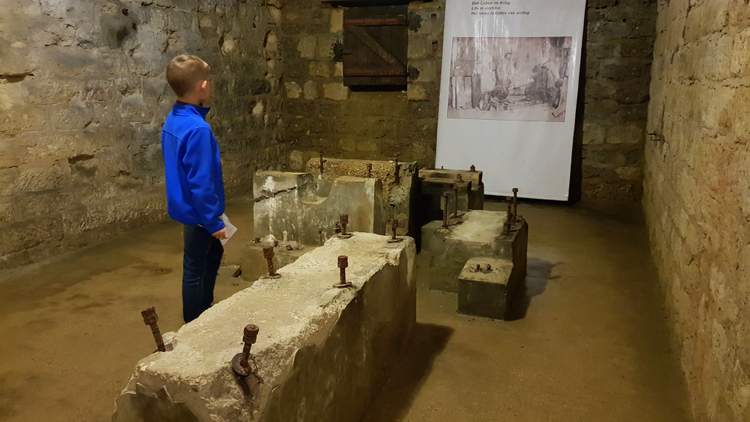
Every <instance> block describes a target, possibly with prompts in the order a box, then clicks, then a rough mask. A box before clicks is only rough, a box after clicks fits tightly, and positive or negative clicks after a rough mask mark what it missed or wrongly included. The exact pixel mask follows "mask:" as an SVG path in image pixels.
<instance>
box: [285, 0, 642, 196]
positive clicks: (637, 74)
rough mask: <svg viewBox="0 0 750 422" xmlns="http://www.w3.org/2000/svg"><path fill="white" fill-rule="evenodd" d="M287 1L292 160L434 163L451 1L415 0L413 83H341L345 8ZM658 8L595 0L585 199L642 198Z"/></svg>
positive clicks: (582, 169) (582, 159) (583, 163)
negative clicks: (375, 88)
mask: <svg viewBox="0 0 750 422" xmlns="http://www.w3.org/2000/svg"><path fill="white" fill-rule="evenodd" d="M287 4H288V7H287V9H288V11H287V12H286V13H285V14H284V17H283V19H284V22H285V25H284V26H285V31H284V37H283V39H282V45H283V46H284V48H283V54H284V58H285V62H286V63H287V65H288V71H287V74H286V77H285V88H286V96H287V99H288V103H287V106H286V113H287V114H288V117H287V119H286V121H287V123H288V124H289V127H288V129H287V132H286V133H287V136H288V138H289V140H290V141H291V142H293V143H294V147H293V148H294V149H295V153H294V154H293V155H292V157H291V158H292V160H291V163H290V164H291V166H292V168H294V169H295V170H301V168H299V163H304V162H305V161H306V159H307V158H309V157H311V156H314V155H317V152H318V151H322V152H324V153H325V154H326V155H335V156H341V157H347V158H372V159H390V158H392V157H393V156H394V155H395V154H399V156H400V157H401V159H404V160H415V161H418V162H419V163H420V164H421V165H423V166H433V165H434V163H435V142H436V136H437V114H438V100H439V89H440V86H439V85H440V70H441V69H440V68H441V60H442V51H443V50H442V49H443V47H442V44H443V21H444V14H445V13H444V10H445V1H444V0H435V1H431V2H420V1H416V2H412V3H410V5H409V10H410V13H409V20H410V22H409V23H410V30H409V50H408V60H409V63H408V66H409V68H410V74H411V75H412V77H411V78H410V80H409V84H408V90H407V91H406V92H355V91H351V90H349V89H348V88H346V87H345V86H343V84H342V66H341V63H340V62H337V61H336V60H334V58H333V46H334V44H336V43H337V42H341V41H342V40H343V35H342V24H343V13H342V9H339V8H332V7H329V6H323V5H321V2H320V1H318V0H289V1H287ZM655 15H656V0H625V1H623V0H620V1H618V0H590V1H589V2H588V9H587V20H588V26H587V28H588V31H587V38H588V40H587V43H586V56H585V57H586V61H585V83H584V85H583V86H584V88H585V108H584V109H583V118H584V121H583V125H580V128H579V131H578V135H577V144H578V145H579V147H578V148H576V154H577V156H578V157H579V159H578V160H577V164H576V165H577V167H578V168H577V169H575V170H574V173H578V174H580V175H581V176H579V177H578V179H580V180H575V181H574V183H578V184H580V185H581V187H582V191H583V192H582V196H583V198H584V199H587V200H593V201H602V200H606V201H613V200H614V201H621V202H633V201H635V200H637V199H638V198H640V194H641V157H642V151H643V140H644V129H645V125H646V113H647V103H648V86H649V66H650V64H651V55H652V46H653V40H654V22H655ZM579 113H580V110H579ZM579 120H580V119H579ZM581 129H582V130H581ZM581 144H582V145H581ZM581 147H582V148H581Z"/></svg>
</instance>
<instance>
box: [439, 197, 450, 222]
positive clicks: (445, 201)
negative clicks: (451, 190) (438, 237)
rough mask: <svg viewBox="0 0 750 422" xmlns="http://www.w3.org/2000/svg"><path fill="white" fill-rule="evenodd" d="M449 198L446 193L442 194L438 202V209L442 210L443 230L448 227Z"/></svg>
mask: <svg viewBox="0 0 750 422" xmlns="http://www.w3.org/2000/svg"><path fill="white" fill-rule="evenodd" d="M449 197H450V195H449V194H448V192H443V196H442V197H441V198H440V199H441V201H440V202H441V205H442V206H441V207H440V208H442V209H443V228H447V227H448V213H449V211H448V203H449V202H450V201H449Z"/></svg>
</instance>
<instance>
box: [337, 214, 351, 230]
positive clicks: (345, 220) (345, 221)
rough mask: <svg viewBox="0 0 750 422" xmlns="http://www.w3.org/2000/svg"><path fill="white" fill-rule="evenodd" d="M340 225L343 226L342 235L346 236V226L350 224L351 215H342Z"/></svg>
mask: <svg viewBox="0 0 750 422" xmlns="http://www.w3.org/2000/svg"><path fill="white" fill-rule="evenodd" d="M339 224H341V234H346V226H347V225H348V224H349V214H341V215H340V216H339Z"/></svg>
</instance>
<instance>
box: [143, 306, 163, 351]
mask: <svg viewBox="0 0 750 422" xmlns="http://www.w3.org/2000/svg"><path fill="white" fill-rule="evenodd" d="M141 316H143V323H144V324H146V325H148V326H149V327H151V334H153V335H154V341H155V342H156V350H158V351H160V352H166V351H167V348H166V347H165V346H164V339H163V338H162V336H161V331H159V315H157V314H156V308H154V307H153V306H152V307H150V308H148V309H145V310H143V311H141Z"/></svg>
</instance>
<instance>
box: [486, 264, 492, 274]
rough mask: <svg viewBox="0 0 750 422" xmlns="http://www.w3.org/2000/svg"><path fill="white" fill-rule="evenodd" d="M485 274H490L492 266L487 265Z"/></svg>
mask: <svg viewBox="0 0 750 422" xmlns="http://www.w3.org/2000/svg"><path fill="white" fill-rule="evenodd" d="M487 272H488V273H490V272H492V265H490V264H487Z"/></svg>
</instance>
